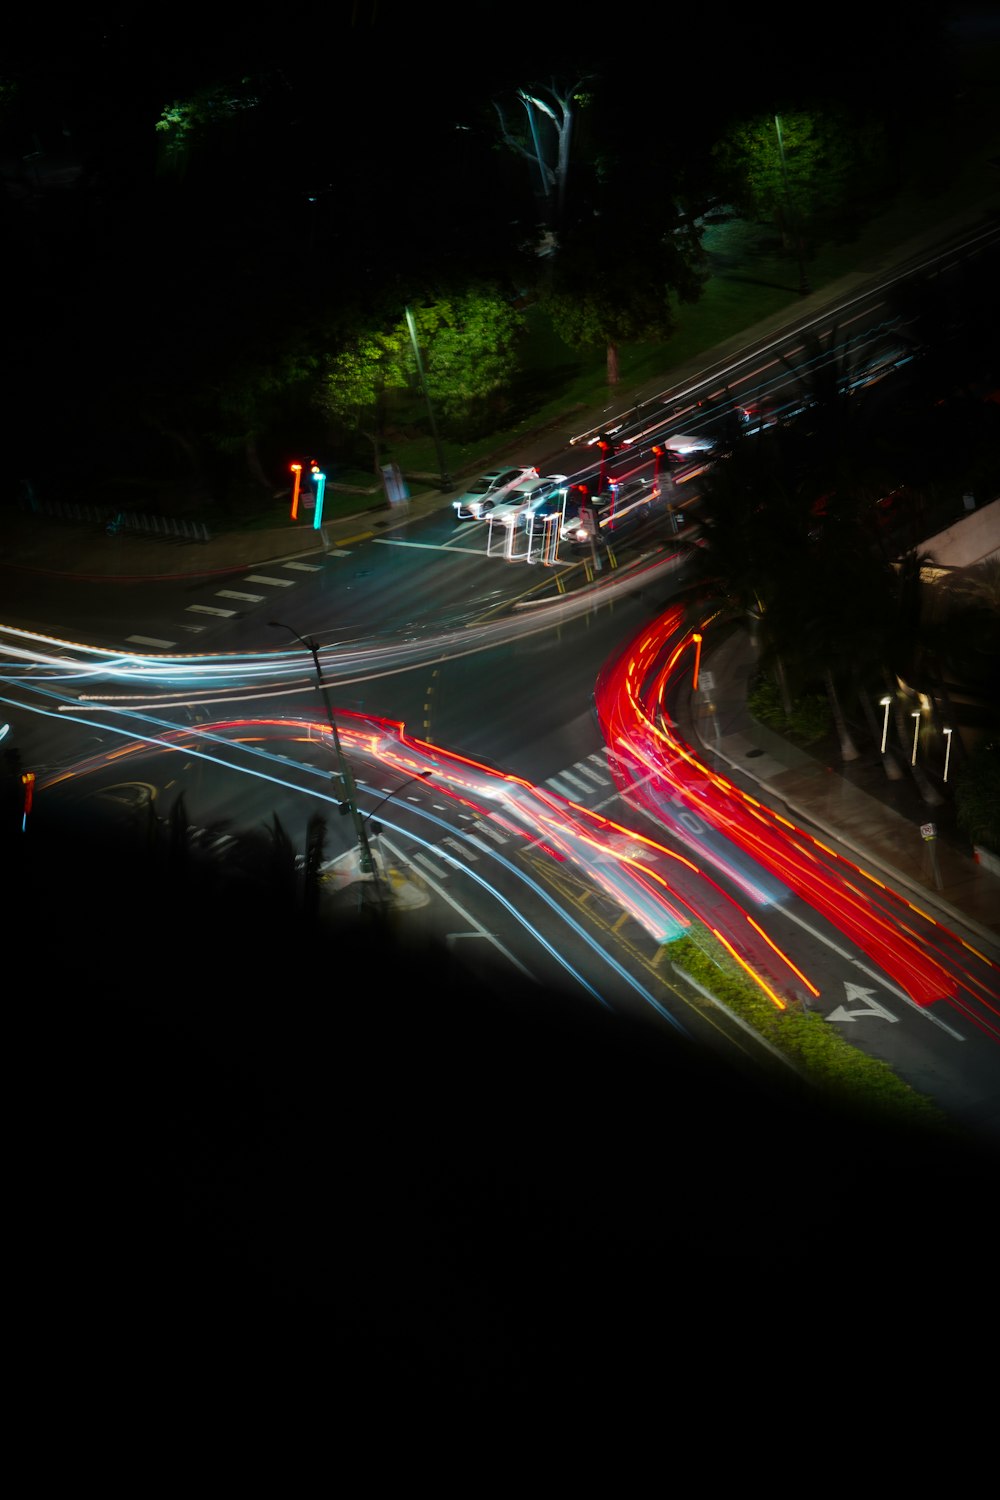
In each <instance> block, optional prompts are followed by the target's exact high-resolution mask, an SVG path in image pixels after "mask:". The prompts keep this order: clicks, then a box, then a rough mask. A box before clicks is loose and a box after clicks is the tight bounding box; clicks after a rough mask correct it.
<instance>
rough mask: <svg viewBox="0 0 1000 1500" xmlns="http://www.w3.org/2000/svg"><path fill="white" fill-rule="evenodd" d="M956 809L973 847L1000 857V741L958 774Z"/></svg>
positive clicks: (990, 744) (983, 749)
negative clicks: (976, 845)
mask: <svg viewBox="0 0 1000 1500" xmlns="http://www.w3.org/2000/svg"><path fill="white" fill-rule="evenodd" d="M955 809H956V813H957V817H958V824H959V827H960V828H961V829H962V830H963V832H965V833H966V834H968V836H969V839H970V840H971V842H972V843H974V844H982V845H983V846H984V847H985V848H987V849H989V850H991V851H992V852H994V853H1000V739H994V740H990V741H988V742H987V743H986V744H984V745H982V746H981V747H980V748H979V749H978V750H976V751H975V752H974V753H973V754H972V755H971V756H970V757H969V759H968V760H967V761H966V763H965V765H963V766H961V767H960V768H959V770H958V771H957V772H956V775H955Z"/></svg>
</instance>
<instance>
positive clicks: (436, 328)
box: [316, 283, 525, 448]
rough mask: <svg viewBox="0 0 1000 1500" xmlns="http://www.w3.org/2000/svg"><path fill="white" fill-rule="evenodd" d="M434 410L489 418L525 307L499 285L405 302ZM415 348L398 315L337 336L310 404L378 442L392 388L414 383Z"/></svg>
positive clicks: (462, 419)
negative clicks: (429, 302)
mask: <svg viewBox="0 0 1000 1500" xmlns="http://www.w3.org/2000/svg"><path fill="white" fill-rule="evenodd" d="M412 316H413V322H414V327H415V330H416V337H417V342H418V344H419V346H420V357H421V361H422V363H423V367H424V375H425V379H426V382H427V388H428V391H429V394H430V398H431V401H432V403H433V406H434V410H435V412H436V413H438V414H439V415H440V416H441V417H442V418H444V419H446V420H448V421H450V422H451V423H452V424H453V426H455V427H457V428H459V429H460V428H461V427H462V426H463V425H464V424H470V425H472V426H476V425H481V423H482V421H483V419H484V414H486V413H489V414H491V416H492V417H493V420H494V423H495V418H496V414H497V412H498V411H499V410H502V406H503V402H504V399H505V395H506V392H507V391H508V389H509V387H510V384H511V382H512V381H513V379H514V376H515V374H516V372H517V369H518V365H519V353H520V344H521V340H522V338H523V336H524V329H525V315H524V313H523V312H522V311H520V310H519V309H518V308H515V307H514V306H513V305H512V304H511V301H510V299H509V297H506V296H505V295H504V294H503V292H502V291H501V290H500V288H499V287H497V286H495V285H493V284H489V283H487V284H484V285H482V286H480V287H476V288H474V289H471V290H466V291H460V292H456V293H454V294H453V295H447V296H441V297H439V298H438V299H437V300H436V301H435V302H434V303H433V304H432V305H430V306H427V307H420V306H418V307H414V308H413V309H412ZM417 378H418V377H417V363H416V354H415V351H414V348H413V341H412V339H411V337H410V331H409V327H408V325H407V322H406V320H405V317H404V318H401V319H400V320H399V321H398V322H396V323H394V324H392V325H391V326H390V327H383V328H382V329H380V330H376V331H368V330H365V329H359V330H357V331H356V332H354V333H352V334H351V335H349V336H348V337H347V338H346V339H342V340H341V341H340V343H339V345H338V347H337V348H336V349H335V350H334V351H333V352H331V354H330V355H329V357H328V358H327V360H326V364H325V372H324V376H323V379H322V381H321V382H320V385H319V388H318V393H317V397H316V400H317V404H318V405H319V406H320V408H321V410H323V411H324V412H325V413H326V415H327V416H329V417H331V418H332V419H333V420H334V421H336V422H337V423H339V425H340V426H341V427H342V428H344V429H345V430H347V431H351V432H357V431H362V432H365V433H366V434H367V435H368V436H369V437H370V438H371V439H372V441H373V443H374V444H375V446H376V448H377V447H378V446H379V445H380V443H381V441H382V439H383V436H384V430H385V425H386V421H387V414H388V409H389V408H388V402H389V400H390V398H391V397H392V395H393V393H400V392H403V391H405V390H407V389H413V388H414V387H415V385H416V383H417Z"/></svg>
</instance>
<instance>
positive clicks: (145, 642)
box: [125, 635, 177, 647]
mask: <svg viewBox="0 0 1000 1500" xmlns="http://www.w3.org/2000/svg"><path fill="white" fill-rule="evenodd" d="M125 639H126V640H127V641H130V642H131V643H132V644H133V645H135V646H168V647H169V646H176V645H177V642H176V641H158V640H157V639H156V636H155V635H127V636H126V637H125Z"/></svg>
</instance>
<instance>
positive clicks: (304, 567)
mask: <svg viewBox="0 0 1000 1500" xmlns="http://www.w3.org/2000/svg"><path fill="white" fill-rule="evenodd" d="M281 566H282V567H283V568H295V569H296V570H297V571H298V572H299V573H322V571H323V564H322V563H304V562H286V563H282V564H281Z"/></svg>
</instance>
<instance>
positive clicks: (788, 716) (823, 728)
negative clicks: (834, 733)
mask: <svg viewBox="0 0 1000 1500" xmlns="http://www.w3.org/2000/svg"><path fill="white" fill-rule="evenodd" d="M747 707H748V708H749V710H750V713H751V715H752V716H753V718H755V719H759V720H760V722H761V723H762V724H766V725H767V727H768V728H769V729H773V730H775V732H776V733H778V734H785V735H787V736H788V737H789V739H792V740H795V741H796V742H797V743H798V744H800V745H814V744H816V743H817V742H818V741H819V740H822V739H825V738H826V736H827V735H828V734H829V733H830V729H831V714H830V703H829V699H828V698H827V697H826V695H825V694H824V693H806V694H803V695H798V696H796V698H795V699H794V701H793V703H792V711H791V713H786V712H785V710H784V708H783V706H782V702H781V692H780V689H779V687H778V684H777V683H776V682H775V681H774V680H773V679H772V678H770V677H761V678H758V680H757V682H756V683H755V684H754V686H753V687H752V688H751V690H750V692H749V694H748V695H747Z"/></svg>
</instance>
